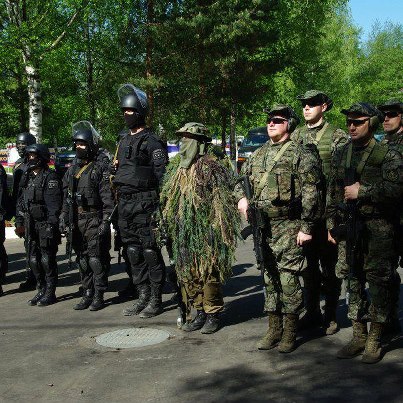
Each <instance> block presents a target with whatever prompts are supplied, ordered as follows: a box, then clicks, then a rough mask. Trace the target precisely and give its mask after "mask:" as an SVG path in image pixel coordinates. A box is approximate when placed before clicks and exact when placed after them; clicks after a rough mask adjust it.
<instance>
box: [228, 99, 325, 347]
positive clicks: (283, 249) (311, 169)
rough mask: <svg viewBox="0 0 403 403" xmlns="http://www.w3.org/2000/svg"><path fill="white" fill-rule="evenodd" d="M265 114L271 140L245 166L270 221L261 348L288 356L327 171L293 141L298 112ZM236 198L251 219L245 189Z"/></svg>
mask: <svg viewBox="0 0 403 403" xmlns="http://www.w3.org/2000/svg"><path fill="white" fill-rule="evenodd" d="M265 111H266V112H267V113H268V119H267V131H268V134H269V137H270V140H269V141H268V142H267V143H266V144H265V145H263V147H261V148H260V149H258V150H257V151H255V152H254V153H253V154H252V155H251V157H250V158H249V160H248V161H247V162H246V163H245V164H244V165H243V167H242V174H244V175H248V176H249V179H250V182H251V186H252V188H253V199H254V201H255V202H256V204H257V207H258V208H260V209H261V211H262V213H263V216H264V217H265V221H266V222H265V231H266V233H267V237H266V245H265V246H266V250H267V251H268V256H267V259H268V260H269V264H268V265H267V267H270V268H271V270H270V273H269V272H267V273H266V275H265V282H266V291H267V297H266V302H265V309H266V311H267V312H268V315H269V328H268V330H267V332H266V334H265V335H264V337H263V338H262V339H261V340H260V341H259V343H258V348H259V349H261V350H269V349H272V348H274V347H276V346H277V345H279V346H278V351H280V352H282V353H289V352H291V351H293V350H294V349H295V348H296V336H297V324H298V316H299V314H300V312H301V310H302V309H303V305H304V301H303V295H302V288H301V283H300V279H299V276H300V275H301V271H302V268H303V261H304V255H303V250H302V246H303V245H306V244H307V243H308V242H310V241H311V240H312V229H313V227H314V225H315V223H316V221H317V220H318V219H319V218H320V212H321V200H320V189H319V188H320V183H321V178H322V170H321V166H320V161H319V158H318V155H317V152H316V150H315V148H314V147H312V146H310V145H306V146H305V145H302V144H297V143H295V142H293V141H291V140H290V134H291V133H292V131H293V130H294V129H295V127H296V126H297V124H298V121H299V120H298V117H297V115H296V114H295V112H294V111H293V109H292V108H291V107H289V106H287V105H275V106H274V107H273V108H272V109H270V110H265ZM235 194H236V196H237V199H238V200H239V201H238V210H239V211H240V212H241V213H242V214H244V215H245V216H247V209H248V200H247V199H246V197H245V194H244V192H243V189H242V187H241V186H240V185H238V186H237V187H236V188H235Z"/></svg>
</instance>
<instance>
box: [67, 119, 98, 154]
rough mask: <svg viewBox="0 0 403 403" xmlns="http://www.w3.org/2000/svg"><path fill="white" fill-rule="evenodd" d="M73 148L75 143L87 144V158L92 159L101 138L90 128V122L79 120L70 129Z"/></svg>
mask: <svg viewBox="0 0 403 403" xmlns="http://www.w3.org/2000/svg"><path fill="white" fill-rule="evenodd" d="M72 132H73V133H72V134H73V143H74V146H75V144H76V142H77V141H84V142H85V143H87V144H88V153H89V154H88V157H93V156H95V155H96V153H97V152H98V150H99V141H100V138H101V136H100V135H99V133H98V132H97V131H96V130H95V128H94V127H93V126H92V124H91V122H88V121H87V120H81V121H80V122H76V123H74V124H73V129H72Z"/></svg>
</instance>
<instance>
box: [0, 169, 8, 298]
mask: <svg viewBox="0 0 403 403" xmlns="http://www.w3.org/2000/svg"><path fill="white" fill-rule="evenodd" d="M9 204H10V203H9V197H8V191H7V174H6V171H5V169H4V168H3V165H1V164H0V296H1V295H2V294H3V289H2V287H1V285H2V284H3V283H4V281H5V278H6V273H7V271H8V257H7V252H6V249H5V248H4V241H5V240H6V230H5V219H6V216H7V211H6V210H7V208H8V206H9Z"/></svg>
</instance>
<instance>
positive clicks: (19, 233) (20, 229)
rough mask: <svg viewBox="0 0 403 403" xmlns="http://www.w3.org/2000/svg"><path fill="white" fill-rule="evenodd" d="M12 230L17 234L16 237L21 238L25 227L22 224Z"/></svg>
mask: <svg viewBox="0 0 403 403" xmlns="http://www.w3.org/2000/svg"><path fill="white" fill-rule="evenodd" d="M14 232H15V235H17V236H18V238H22V237H23V236H24V235H25V227H24V226H21V227H16V228H15V230H14Z"/></svg>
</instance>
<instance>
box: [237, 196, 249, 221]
mask: <svg viewBox="0 0 403 403" xmlns="http://www.w3.org/2000/svg"><path fill="white" fill-rule="evenodd" d="M238 211H239V212H240V213H241V214H242V215H243V216H244V217H245V218H246V219H248V213H247V211H248V199H247V198H246V197H242V199H240V200H239V202H238Z"/></svg>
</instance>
